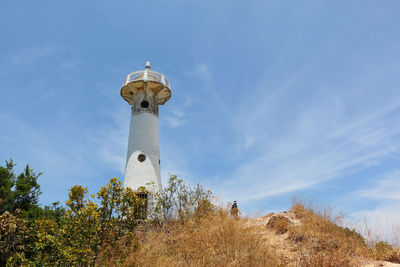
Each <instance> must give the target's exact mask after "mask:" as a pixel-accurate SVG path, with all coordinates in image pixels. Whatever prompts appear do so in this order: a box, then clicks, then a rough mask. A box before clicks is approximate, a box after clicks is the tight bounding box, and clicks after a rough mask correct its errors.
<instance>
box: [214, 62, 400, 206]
mask: <svg viewBox="0 0 400 267" xmlns="http://www.w3.org/2000/svg"><path fill="white" fill-rule="evenodd" d="M311 71H312V70H311ZM311 73H312V72H311ZM304 74H308V73H307V72H304V71H300V72H299V73H298V74H295V75H293V77H292V78H291V79H288V80H289V81H288V82H283V85H282V86H280V87H279V86H277V88H278V89H271V86H267V88H266V87H264V86H262V87H261V88H260V89H259V90H255V92H256V93H255V94H256V95H257V94H258V95H259V97H260V96H262V100H258V101H255V100H254V99H251V98H249V99H248V100H250V101H251V102H248V100H244V103H243V105H242V107H241V108H240V109H239V110H238V112H237V114H238V115H237V116H234V117H235V118H237V117H239V119H236V120H235V121H234V122H233V128H234V129H235V132H236V134H237V136H238V138H239V140H241V144H240V145H239V146H237V147H236V149H237V150H236V153H235V154H236V155H237V157H238V158H240V159H242V160H238V162H240V163H239V164H238V165H236V167H235V168H234V170H233V172H232V173H231V175H227V178H226V180H225V182H224V183H222V184H215V185H214V186H215V188H217V190H218V192H219V193H220V194H221V195H223V196H225V197H226V198H227V199H233V198H235V199H238V198H241V199H240V201H241V202H242V203H254V202H255V201H256V200H258V201H259V200H261V199H264V198H267V197H269V196H274V195H280V194H284V193H290V192H296V191H298V190H303V189H307V188H311V187H313V186H316V185H317V184H320V183H322V182H325V181H328V180H330V179H334V178H339V177H345V176H346V175H349V174H351V173H355V172H357V171H359V170H362V169H365V168H367V167H369V166H371V165H373V164H378V163H379V162H382V161H383V160H385V159H387V158H388V157H390V156H393V155H394V154H395V153H396V152H398V151H400V138H399V136H400V116H399V115H400V99H399V96H398V95H397V94H396V88H393V87H390V86H389V87H388V88H386V89H385V90H383V91H381V92H380V94H377V93H376V90H377V89H376V88H375V87H374V86H373V85H374V84H377V83H379V81H380V80H379V79H380V77H379V75H373V76H371V77H369V78H365V75H366V74H360V76H356V77H351V79H350V80H344V81H343V82H342V83H340V84H335V87H337V88H341V89H340V90H334V89H332V90H327V89H326V88H324V87H321V88H318V86H315V85H314V86H313V87H314V89H312V87H311V89H310V88H307V87H306V88H304V87H303V86H304V84H305V83H304V80H305V79H307V77H308V76H311V75H306V77H304V76H305V75H304ZM296 88H302V89H301V90H307V93H306V94H304V95H302V94H301V92H297V90H299V89H296ZM349 92H350V93H349ZM294 94H295V95H296V96H297V99H293V98H291V97H290V95H294ZM249 103H256V104H257V105H255V106H254V105H253V106H252V105H250V104H249ZM285 106H286V107H287V108H286V109H284V108H283V107H285ZM249 107H251V108H249Z"/></svg>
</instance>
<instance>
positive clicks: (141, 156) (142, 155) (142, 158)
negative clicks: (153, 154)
mask: <svg viewBox="0 0 400 267" xmlns="http://www.w3.org/2000/svg"><path fill="white" fill-rule="evenodd" d="M137 159H138V161H140V162H143V161H145V160H146V155H145V154H140V155H139V156H138V157H137Z"/></svg>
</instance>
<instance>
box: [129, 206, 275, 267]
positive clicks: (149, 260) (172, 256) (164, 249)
mask: <svg viewBox="0 0 400 267" xmlns="http://www.w3.org/2000/svg"><path fill="white" fill-rule="evenodd" d="M126 264H127V265H134V266H279V262H278V261H277V257H276V256H275V255H274V252H273V251H271V250H270V249H269V248H268V247H267V246H266V245H265V244H264V243H263V242H262V240H261V238H260V237H259V236H258V235H257V234H255V233H254V232H253V231H252V229H249V228H246V227H245V224H244V222H243V221H242V220H240V219H238V220H236V219H233V218H232V217H230V216H229V215H228V212H227V211H225V210H218V211H217V212H216V213H215V214H213V215H210V216H207V217H206V218H202V219H200V220H187V221H186V222H185V224H184V225H181V224H174V223H170V224H167V225H164V227H163V228H161V229H155V230H154V231H150V232H148V233H146V234H145V237H144V239H143V241H142V245H141V247H140V248H139V250H138V251H137V252H136V253H134V254H132V255H131V257H129V258H128V259H127V262H126Z"/></svg>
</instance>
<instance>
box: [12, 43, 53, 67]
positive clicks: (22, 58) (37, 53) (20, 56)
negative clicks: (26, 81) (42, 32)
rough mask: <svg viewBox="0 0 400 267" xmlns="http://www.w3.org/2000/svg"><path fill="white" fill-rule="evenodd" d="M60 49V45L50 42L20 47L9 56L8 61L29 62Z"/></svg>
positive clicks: (15, 62) (16, 62)
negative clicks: (20, 48)
mask: <svg viewBox="0 0 400 267" xmlns="http://www.w3.org/2000/svg"><path fill="white" fill-rule="evenodd" d="M59 50H60V47H58V46H56V45H52V44H48V45H44V46H41V47H31V48H26V49H22V50H20V51H18V52H16V53H15V54H13V55H11V56H10V61H11V63H13V64H30V63H32V62H35V61H38V60H40V59H42V58H43V57H47V56H50V55H52V54H54V53H56V52H57V51H59Z"/></svg>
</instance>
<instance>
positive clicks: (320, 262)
mask: <svg viewBox="0 0 400 267" xmlns="http://www.w3.org/2000/svg"><path fill="white" fill-rule="evenodd" d="M291 212H292V213H295V214H296V217H297V218H299V219H300V220H301V224H299V225H298V226H293V227H291V228H290V229H289V232H290V234H289V236H290V239H291V240H292V241H293V242H296V243H298V244H299V245H300V247H301V250H300V252H301V253H300V255H301V256H300V259H299V260H300V265H301V266H357V265H359V264H360V262H359V259H361V258H369V257H370V256H371V252H370V249H369V248H368V246H367V245H366V244H365V242H364V238H363V237H362V236H361V235H360V234H358V233H357V232H355V231H353V230H350V229H347V228H342V227H340V226H338V225H337V224H336V223H337V222H338V221H340V219H341V216H335V215H334V214H333V211H332V210H331V209H329V208H326V209H321V208H319V209H317V210H316V209H315V207H312V206H311V205H310V206H309V207H308V208H307V207H306V205H305V204H304V202H302V201H298V200H294V203H293V206H292V208H291Z"/></svg>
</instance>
